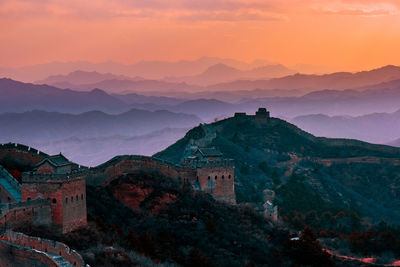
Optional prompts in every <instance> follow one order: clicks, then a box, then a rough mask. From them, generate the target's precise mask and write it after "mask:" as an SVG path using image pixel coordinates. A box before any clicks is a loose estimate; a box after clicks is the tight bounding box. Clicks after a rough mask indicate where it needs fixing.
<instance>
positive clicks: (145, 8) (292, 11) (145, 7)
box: [0, 0, 400, 70]
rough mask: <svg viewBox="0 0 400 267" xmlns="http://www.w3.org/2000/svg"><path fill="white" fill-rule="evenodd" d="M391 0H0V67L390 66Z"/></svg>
mask: <svg viewBox="0 0 400 267" xmlns="http://www.w3.org/2000/svg"><path fill="white" fill-rule="evenodd" d="M399 9H400V4H399V2H398V1H395V0H391V1H390V0H381V1H371V0H341V1H327V0H323V1H314V0H304V1H303V0H302V1H300V0H286V1H278V0H252V1H247V0H246V1H245V0H215V1H211V0H202V1H195V0H163V1H161V0H151V1H139V0H130V1H128V0H116V1H105V0H95V1H78V0H71V1H61V0H53V1H50V0H38V1H25V0H0V25H1V35H0V49H1V51H2V52H1V54H2V56H1V57H0V66H3V67H17V66H23V65H30V64H39V63H47V62H51V61H76V60H87V61H93V62H102V61H108V60H113V61H119V62H122V63H126V64H131V63H135V62H138V61H141V60H168V61H177V60H181V59H196V58H199V57H201V56H218V57H229V58H235V59H239V60H243V61H252V60H255V59H266V60H269V61H274V62H279V63H282V64H285V65H288V66H292V65H295V64H313V65H320V66H330V67H335V68H338V69H343V70H361V69H370V68H373V67H379V66H382V65H387V64H395V65H398V64H400V53H398V47H400V34H399V26H400V11H399Z"/></svg>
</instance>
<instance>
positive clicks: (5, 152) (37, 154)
mask: <svg viewBox="0 0 400 267" xmlns="http://www.w3.org/2000/svg"><path fill="white" fill-rule="evenodd" d="M47 157H48V155H47V154H46V153H43V152H41V151H38V150H36V149H33V148H30V147H28V146H25V145H21V144H14V143H8V144H0V162H2V161H3V160H7V159H17V160H18V162H19V163H21V164H22V165H25V166H30V167H34V166H35V165H36V164H37V163H39V162H40V161H41V160H43V159H45V158H47Z"/></svg>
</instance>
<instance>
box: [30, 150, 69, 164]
mask: <svg viewBox="0 0 400 267" xmlns="http://www.w3.org/2000/svg"><path fill="white" fill-rule="evenodd" d="M46 161H47V162H48V163H49V164H51V165H53V166H54V167H61V166H65V165H69V164H72V162H71V161H69V160H68V159H67V158H66V157H65V156H64V155H63V154H61V153H60V154H58V155H53V156H50V157H47V158H45V159H44V160H42V161H40V162H39V163H38V164H37V165H36V166H40V165H42V164H43V163H45V162H46Z"/></svg>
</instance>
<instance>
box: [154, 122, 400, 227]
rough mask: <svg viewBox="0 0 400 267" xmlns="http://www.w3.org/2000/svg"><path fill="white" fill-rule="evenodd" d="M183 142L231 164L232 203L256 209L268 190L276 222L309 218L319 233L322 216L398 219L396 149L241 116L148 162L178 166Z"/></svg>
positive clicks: (399, 153) (194, 133) (200, 131)
mask: <svg viewBox="0 0 400 267" xmlns="http://www.w3.org/2000/svg"><path fill="white" fill-rule="evenodd" d="M190 140H194V142H195V143H197V144H199V145H201V146H215V147H217V148H219V149H220V150H221V151H222V152H223V154H224V156H225V157H227V158H232V159H234V160H235V167H236V171H235V173H236V182H237V185H236V187H235V191H236V196H237V201H238V202H239V203H240V202H253V203H258V204H259V205H261V204H262V201H263V191H264V190H265V189H269V190H274V191H275V192H276V194H277V196H276V199H275V202H276V204H277V205H278V206H279V210H280V214H281V215H282V216H288V218H292V219H293V218H296V216H295V214H297V213H298V214H299V216H303V215H304V216H305V214H307V213H308V212H315V213H316V219H315V220H314V223H313V225H314V226H315V227H321V225H320V224H319V222H320V221H319V220H320V219H322V217H321V216H322V214H323V213H324V212H327V211H329V212H330V213H332V214H336V213H337V212H339V211H341V210H343V211H345V212H346V211H347V212H348V213H346V214H348V216H349V218H348V220H356V221H358V223H361V222H360V218H369V220H371V221H373V222H377V221H379V220H386V221H388V222H393V223H395V222H398V221H399V220H400V212H399V207H400V201H398V199H399V198H398V196H399V194H400V192H399V188H400V149H398V148H394V147H389V146H383V145H372V144H368V143H364V142H361V141H357V140H348V139H328V138H318V137H315V136H313V135H311V134H308V133H306V132H304V131H302V130H301V129H299V128H297V127H295V126H294V125H292V124H290V123H287V122H285V121H283V120H280V119H276V118H271V119H268V120H264V121H259V120H255V119H254V118H251V117H246V118H229V119H226V120H222V121H218V122H215V123H212V124H205V125H201V126H199V127H196V128H194V129H192V130H190V131H189V132H188V133H187V134H186V136H185V137H184V138H183V139H181V140H179V141H178V142H176V143H175V144H173V145H172V146H170V147H169V148H167V149H166V150H164V151H162V152H159V153H157V154H156V156H157V157H160V158H163V159H167V160H171V161H175V162H178V161H180V160H181V159H182V155H183V151H184V150H185V147H186V145H187V144H188V143H189V142H190ZM352 214H357V215H356V217H354V216H355V215H352ZM355 218H358V219H355ZM303 219H304V217H303ZM290 220H291V219H290ZM291 223H293V221H292V222H291ZM350 230H351V228H349V229H347V230H343V229H342V231H350Z"/></svg>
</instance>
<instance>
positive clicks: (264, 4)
mask: <svg viewBox="0 0 400 267" xmlns="http://www.w3.org/2000/svg"><path fill="white" fill-rule="evenodd" d="M274 12H275V13H274ZM0 15H1V16H3V17H8V18H16V19H25V18H36V17H40V18H43V17H57V18H63V17H73V18H76V19H84V20H95V19H101V20H104V19H112V18H120V17H125V18H126V17H131V18H167V19H173V18H176V19H178V20H187V21H201V20H211V21H238V20H276V19H279V18H280V17H282V14H280V13H279V5H276V0H263V1H262V0H252V1H251V0H250V1H245V0H115V1H108V0H107V1H106V0H92V1H81V0H69V1H65V0H36V1H27V0H0Z"/></svg>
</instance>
